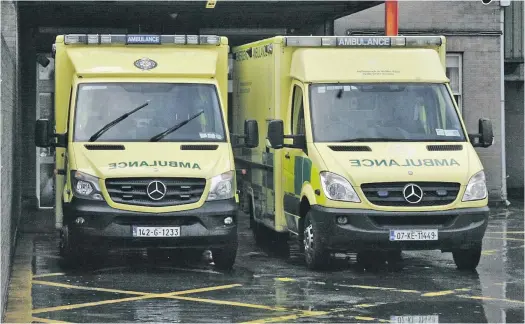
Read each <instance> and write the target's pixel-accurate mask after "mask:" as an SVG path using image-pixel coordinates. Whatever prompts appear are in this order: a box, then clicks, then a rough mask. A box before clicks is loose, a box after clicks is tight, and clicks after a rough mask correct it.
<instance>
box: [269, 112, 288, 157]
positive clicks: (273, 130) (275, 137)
mask: <svg viewBox="0 0 525 324" xmlns="http://www.w3.org/2000/svg"><path fill="white" fill-rule="evenodd" d="M267 138H268V140H269V141H270V145H271V147H272V148H273V149H276V150H277V149H280V148H283V145H284V125H283V121H282V120H280V119H274V120H271V121H270V123H269V124H268V137H267Z"/></svg>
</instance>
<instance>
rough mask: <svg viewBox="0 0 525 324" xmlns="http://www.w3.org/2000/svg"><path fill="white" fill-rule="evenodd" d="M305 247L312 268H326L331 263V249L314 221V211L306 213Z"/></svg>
mask: <svg viewBox="0 0 525 324" xmlns="http://www.w3.org/2000/svg"><path fill="white" fill-rule="evenodd" d="M303 249H304V258H305V261H306V265H307V266H308V268H309V269H311V270H321V269H326V268H327V267H328V266H329V264H330V261H331V260H330V251H328V250H327V249H326V246H325V244H324V243H323V241H322V233H321V231H320V229H319V226H318V225H317V224H315V223H314V222H313V221H312V212H311V211H308V212H307V213H306V217H305V221H304V230H303Z"/></svg>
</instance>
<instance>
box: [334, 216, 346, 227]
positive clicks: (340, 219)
mask: <svg viewBox="0 0 525 324" xmlns="http://www.w3.org/2000/svg"><path fill="white" fill-rule="evenodd" d="M337 223H338V224H340V225H344V224H346V223H348V218H346V216H337Z"/></svg>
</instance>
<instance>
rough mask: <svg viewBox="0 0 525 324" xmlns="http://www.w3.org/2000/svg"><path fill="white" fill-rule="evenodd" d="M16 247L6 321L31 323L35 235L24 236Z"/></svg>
mask: <svg viewBox="0 0 525 324" xmlns="http://www.w3.org/2000/svg"><path fill="white" fill-rule="evenodd" d="M17 245H18V246H17V247H16V252H15V256H14V258H13V266H12V267H13V268H12V271H11V278H10V282H9V286H8V298H7V309H6V315H5V318H4V319H3V320H5V322H6V323H30V322H31V309H33V305H32V299H31V276H32V273H33V272H32V270H31V260H32V258H33V256H32V250H33V237H32V236H22V237H21V239H20V240H19V242H18V244H17Z"/></svg>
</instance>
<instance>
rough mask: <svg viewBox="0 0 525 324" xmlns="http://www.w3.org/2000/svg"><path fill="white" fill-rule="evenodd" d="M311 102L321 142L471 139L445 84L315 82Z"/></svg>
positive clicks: (314, 123)
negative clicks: (466, 134)
mask: <svg viewBox="0 0 525 324" xmlns="http://www.w3.org/2000/svg"><path fill="white" fill-rule="evenodd" d="M310 108H311V116H312V129H313V135H314V140H315V141H316V142H354V141H355V142H359V141H362V142H364V141H400V142H401V141H428V142H430V141H433V142H435V141H442V142H445V141H446V142H456V141H465V140H466V138H465V134H464V132H463V130H462V127H461V123H460V120H459V116H458V114H457V112H456V110H455V108H454V104H453V102H452V98H451V96H450V94H449V92H448V91H447V88H446V86H445V85H443V84H428V83H417V84H415V83H380V84H379V83H367V84H315V85H312V86H311V87H310Z"/></svg>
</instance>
